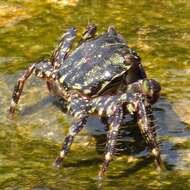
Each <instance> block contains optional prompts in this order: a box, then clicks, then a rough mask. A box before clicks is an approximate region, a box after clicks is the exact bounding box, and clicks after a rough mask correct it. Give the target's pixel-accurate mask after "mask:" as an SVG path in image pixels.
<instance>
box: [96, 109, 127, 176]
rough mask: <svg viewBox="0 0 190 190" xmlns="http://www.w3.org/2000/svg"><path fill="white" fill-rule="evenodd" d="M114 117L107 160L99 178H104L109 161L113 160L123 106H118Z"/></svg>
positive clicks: (107, 149) (107, 145)
mask: <svg viewBox="0 0 190 190" xmlns="http://www.w3.org/2000/svg"><path fill="white" fill-rule="evenodd" d="M112 117H113V120H112V122H111V124H110V131H109V133H108V141H107V144H106V151H105V160H104V164H103V166H102V168H101V170H100V172H99V175H98V177H99V179H102V177H103V176H104V173H105V172H106V171H107V168H108V166H109V163H110V161H111V160H112V157H113V155H114V148H115V144H116V141H117V136H118V131H119V128H120V126H121V122H122V118H123V110H122V107H119V106H118V107H117V108H116V110H115V113H114V115H113V116H112Z"/></svg>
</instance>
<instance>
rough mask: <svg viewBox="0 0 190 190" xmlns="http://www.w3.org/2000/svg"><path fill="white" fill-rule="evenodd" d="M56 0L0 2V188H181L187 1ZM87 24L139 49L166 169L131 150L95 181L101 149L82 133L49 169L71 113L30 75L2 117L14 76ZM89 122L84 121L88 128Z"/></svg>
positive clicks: (189, 167) (188, 97)
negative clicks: (155, 95)
mask: <svg viewBox="0 0 190 190" xmlns="http://www.w3.org/2000/svg"><path fill="white" fill-rule="evenodd" d="M64 2H66V1H58V0H57V1H56V0H44V1H42V0H33V1H32V0H0V145H1V146H0V189H2V190H25V189H26V190H30V189H36V190H37V189H38V190H39V189H43V190H61V189H64V190H66V189H77V190H78V189H79V190H82V189H108V190H112V189H113V190H115V189H122V190H125V189H126V190H128V189H129V190H137V189H143V190H146V189H151V190H152V189H155V190H173V189H176V190H187V189H190V143H189V142H190V141H189V140H190V87H189V86H190V83H189V80H190V49H189V43H190V1H189V0H165V1H162V0H161V1H157V0H136V1H132V0H117V1H113V0H104V1H100V0H93V1H92V0H91V1H90V0H83V1H82V0H81V1H80V0H78V1H77V0H72V1H67V3H64ZM68 2H69V3H68ZM88 22H93V23H96V24H97V26H98V32H99V33H101V32H103V31H105V30H106V28H107V27H108V25H110V24H113V25H115V27H116V29H117V30H118V31H119V32H120V33H121V34H122V35H123V36H124V37H125V38H126V39H127V41H128V44H129V46H130V47H133V48H134V49H136V51H137V52H138V54H139V55H140V56H141V58H142V62H143V65H144V67H145V69H146V71H147V73H148V76H149V77H150V78H154V79H156V80H158V81H159V82H160V83H161V86H162V96H161V99H160V101H159V102H158V103H157V104H156V105H155V108H154V110H155V115H156V119H157V124H158V125H159V126H160V130H159V131H158V134H159V137H160V140H161V149H162V157H163V160H164V162H165V164H166V166H167V168H168V170H167V171H166V172H162V173H158V172H157V171H156V170H155V167H154V163H153V161H152V159H151V158H149V156H148V152H147V151H146V150H145V151H143V152H142V151H141V152H140V151H139V152H138V151H137V152H136V153H133V154H124V155H122V156H118V157H116V158H115V161H113V162H112V163H111V165H110V167H109V171H108V173H107V176H106V178H105V179H104V182H103V184H102V186H101V187H100V186H99V184H98V182H97V179H96V177H97V174H98V171H99V169H100V165H101V164H102V155H103V154H98V153H97V151H96V148H95V142H94V140H92V139H91V138H90V136H89V134H88V132H87V131H88V130H84V131H83V132H82V133H80V135H79V136H78V137H77V138H76V140H75V143H74V144H73V146H72V153H71V154H69V155H68V157H67V159H65V161H64V167H63V169H61V170H57V169H55V168H54V167H53V166H52V163H53V161H54V159H55V157H56V155H57V153H58V151H59V147H60V145H61V142H62V141H63V139H64V136H65V134H66V132H67V130H68V127H69V125H70V124H71V121H72V118H71V117H69V116H67V115H65V114H63V113H62V112H61V110H60V109H59V108H58V107H57V106H55V105H54V104H53V102H54V98H53V97H51V96H49V95H48V91H47V89H46V86H45V83H44V82H43V81H39V80H37V79H35V78H34V77H33V78H31V80H29V81H28V83H27V84H26V86H25V89H24V92H23V95H22V98H21V101H20V104H19V107H18V108H19V110H18V111H17V115H16V117H15V118H14V119H13V120H9V119H8V117H7V110H8V106H9V103H10V97H11V93H12V89H13V86H14V84H15V81H16V79H17V78H18V77H19V73H21V71H22V70H23V69H24V68H26V67H27V66H28V65H30V64H31V63H32V62H35V61H38V60H41V59H44V58H48V57H49V56H50V55H51V52H52V51H53V49H54V47H55V46H56V43H57V42H58V40H59V38H60V36H61V35H62V33H63V32H64V31H65V30H66V29H67V28H68V27H70V26H75V27H76V28H77V29H78V31H79V35H80V34H81V33H82V32H83V31H84V28H85V27H86V25H87V23H88ZM94 122H95V124H94ZM94 122H93V119H92V118H91V120H89V121H88V126H91V128H90V129H92V126H93V125H97V123H98V120H97V119H95V121H94ZM98 125H99V126H100V127H101V125H102V124H101V123H99V124H98ZM88 142H91V143H88Z"/></svg>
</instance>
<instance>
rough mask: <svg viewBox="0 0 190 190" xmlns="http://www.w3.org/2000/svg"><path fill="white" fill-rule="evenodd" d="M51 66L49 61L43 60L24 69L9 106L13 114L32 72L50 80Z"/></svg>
mask: <svg viewBox="0 0 190 190" xmlns="http://www.w3.org/2000/svg"><path fill="white" fill-rule="evenodd" d="M50 68H51V65H50V63H49V62H48V61H41V62H39V63H34V64H32V65H31V66H29V67H28V69H26V70H25V71H24V73H23V74H22V76H21V77H20V78H19V79H18V81H17V83H16V85H15V87H14V90H13V94H12V100H11V105H10V108H9V113H10V114H11V115H13V114H14V112H15V108H16V105H17V104H18V101H19V99H20V96H21V94H22V91H23V87H24V84H25V81H26V80H27V79H28V78H29V77H30V76H31V74H32V73H34V74H35V75H36V76H37V77H38V78H40V79H44V80H50V79H51V77H52V76H51V71H50Z"/></svg>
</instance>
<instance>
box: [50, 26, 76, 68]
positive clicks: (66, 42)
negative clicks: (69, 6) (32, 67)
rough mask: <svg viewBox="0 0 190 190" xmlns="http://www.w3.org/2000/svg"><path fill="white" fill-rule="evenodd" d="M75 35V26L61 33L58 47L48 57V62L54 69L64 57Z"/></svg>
mask: <svg viewBox="0 0 190 190" xmlns="http://www.w3.org/2000/svg"><path fill="white" fill-rule="evenodd" d="M75 37H76V29H75V28H69V29H68V30H67V32H66V33H64V34H63V36H62V39H61V41H60V43H59V45H58V47H57V48H56V50H55V51H54V52H53V54H52V56H51V58H50V62H51V64H52V66H53V68H54V69H58V68H59V67H60V66H61V64H62V63H63V62H64V60H65V59H66V57H67V55H68V52H69V51H70V49H71V46H72V43H73V40H74V39H75Z"/></svg>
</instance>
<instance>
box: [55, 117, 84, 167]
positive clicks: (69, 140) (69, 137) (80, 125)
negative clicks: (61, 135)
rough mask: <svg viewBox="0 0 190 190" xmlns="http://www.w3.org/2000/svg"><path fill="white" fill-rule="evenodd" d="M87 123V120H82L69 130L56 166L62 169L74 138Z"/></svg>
mask: <svg viewBox="0 0 190 190" xmlns="http://www.w3.org/2000/svg"><path fill="white" fill-rule="evenodd" d="M85 123H86V118H81V119H79V120H77V121H75V122H74V124H73V125H72V126H71V128H70V130H69V134H68V135H67V136H66V138H65V141H64V143H63V145H62V147H61V151H60V155H59V156H58V157H57V158H56V160H55V166H56V167H58V168H60V167H61V165H62V162H63V159H64V157H65V156H66V155H67V154H68V152H69V150H70V147H71V145H72V143H73V140H74V137H75V136H76V135H77V134H78V133H79V132H80V131H81V130H82V129H83V126H84V124H85Z"/></svg>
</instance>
